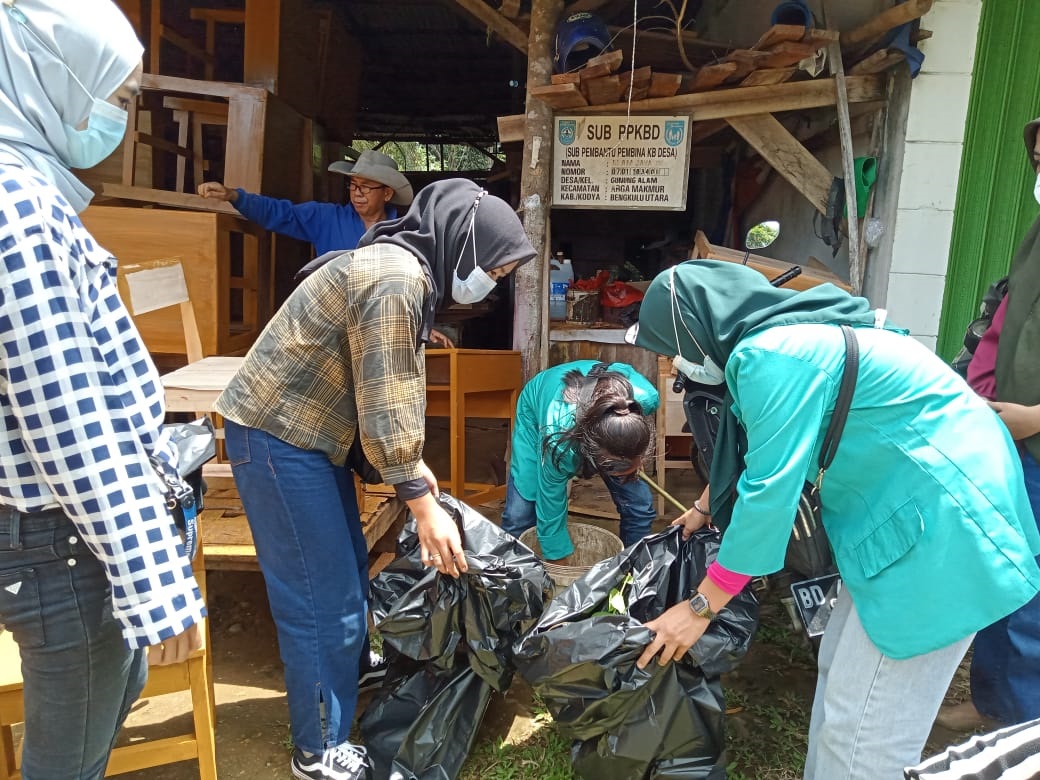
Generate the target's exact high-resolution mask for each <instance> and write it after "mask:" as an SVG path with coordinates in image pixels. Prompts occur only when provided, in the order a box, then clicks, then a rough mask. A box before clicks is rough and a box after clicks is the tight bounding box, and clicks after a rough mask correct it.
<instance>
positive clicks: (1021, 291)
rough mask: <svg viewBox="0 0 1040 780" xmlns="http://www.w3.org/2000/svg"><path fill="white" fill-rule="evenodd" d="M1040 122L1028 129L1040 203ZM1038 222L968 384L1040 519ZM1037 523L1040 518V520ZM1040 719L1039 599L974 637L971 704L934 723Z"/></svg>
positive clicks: (966, 726)
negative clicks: (1008, 446)
mask: <svg viewBox="0 0 1040 780" xmlns="http://www.w3.org/2000/svg"><path fill="white" fill-rule="evenodd" d="M1038 127H1040V118H1037V119H1034V120H1033V121H1032V122H1030V123H1028V124H1027V125H1026V126H1025V131H1024V141H1025V145H1026V154H1027V156H1028V159H1029V166H1030V168H1031V169H1032V171H1033V172H1034V174H1035V175H1036V180H1035V181H1036V184H1035V185H1034V187H1033V195H1034V197H1035V199H1036V201H1037V203H1040V137H1038V133H1037V128H1038ZM1038 297H1040V218H1037V219H1036V220H1035V221H1034V222H1033V225H1032V227H1031V228H1030V229H1029V232H1028V233H1026V236H1025V238H1024V239H1022V243H1021V244H1019V247H1018V251H1017V252H1016V253H1015V258H1014V260H1013V261H1012V263H1011V273H1010V275H1009V277H1008V292H1007V295H1006V296H1005V297H1004V300H1002V301H1001V303H1000V306H999V307H998V308H997V310H996V312H995V313H994V315H993V321H992V323H991V324H990V326H989V328H988V329H987V330H986V332H985V333H984V334H983V336H982V340H981V341H980V342H979V346H978V348H977V349H976V350H975V354H974V356H973V357H972V360H971V363H969V364H968V384H970V385H971V387H972V389H973V390H975V392H976V393H978V394H979V395H980V396H982V397H983V398H985V399H986V400H987V401H989V402H990V406H992V407H993V409H994V411H996V413H997V414H999V415H1000V419H1001V420H1002V421H1003V423H1004V425H1006V426H1007V429H1008V431H1009V432H1010V433H1011V438H1012V439H1014V440H1015V443H1016V445H1017V446H1018V450H1019V455H1020V456H1021V458H1022V471H1023V473H1024V475H1025V482H1026V494H1027V495H1028V496H1029V502H1030V504H1031V505H1032V507H1033V514H1034V515H1035V516H1036V518H1040V315H1038V313H1037V309H1036V301H1037V298H1038ZM1038 522H1040V521H1038ZM1036 718H1040V596H1038V597H1036V598H1034V599H1032V600H1031V601H1029V602H1028V603H1027V604H1025V605H1024V606H1022V607H1020V608H1019V609H1017V610H1015V611H1014V612H1012V613H1011V614H1010V615H1008V616H1007V617H1005V618H1003V619H1001V620H998V621H997V622H996V623H994V624H993V625H991V626H988V627H987V628H984V629H982V630H981V631H979V632H978V634H977V635H976V636H975V645H974V652H973V654H972V660H971V699H969V700H968V701H965V702H962V703H961V704H957V705H953V706H949V707H944V708H943V709H942V710H940V712H939V716H938V718H936V722H937V723H938V724H939V725H941V726H944V727H946V728H949V729H953V730H955V731H969V730H972V729H975V728H977V727H980V726H984V727H990V726H992V725H994V723H998V724H1003V725H1010V724H1015V723H1024V722H1025V721H1028V720H1034V719H1036Z"/></svg>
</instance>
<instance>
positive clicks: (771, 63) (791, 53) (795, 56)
mask: <svg viewBox="0 0 1040 780" xmlns="http://www.w3.org/2000/svg"><path fill="white" fill-rule="evenodd" d="M819 50H820V47H818V46H814V45H812V44H808V43H794V42H792V41H787V42H785V43H778V44H777V45H776V46H774V47H773V48H772V49H770V50H769V54H768V56H766V57H763V58H762V59H761V60H759V62H758V64H759V67H762V68H786V67H787V66H788V65H797V64H798V63H799V62H801V61H802V60H804V59H807V58H809V57H815V56H816V53H817V52H818V51H819Z"/></svg>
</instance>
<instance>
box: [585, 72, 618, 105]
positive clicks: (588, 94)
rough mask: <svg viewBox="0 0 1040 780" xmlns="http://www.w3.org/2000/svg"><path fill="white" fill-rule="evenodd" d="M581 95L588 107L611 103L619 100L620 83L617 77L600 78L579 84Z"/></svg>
mask: <svg viewBox="0 0 1040 780" xmlns="http://www.w3.org/2000/svg"><path fill="white" fill-rule="evenodd" d="M581 93H582V94H583V95H584V96H585V99H586V100H587V101H588V104H589V105H590V106H594V105H596V104H597V103H613V102H615V101H617V100H620V99H621V97H622V95H621V83H620V79H619V78H618V77H617V76H600V77H599V78H598V79H588V80H587V81H582V82H581Z"/></svg>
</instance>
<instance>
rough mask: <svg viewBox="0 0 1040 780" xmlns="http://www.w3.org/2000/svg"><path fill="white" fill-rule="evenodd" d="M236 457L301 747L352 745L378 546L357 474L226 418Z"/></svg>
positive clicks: (319, 749) (230, 447)
mask: <svg viewBox="0 0 1040 780" xmlns="http://www.w3.org/2000/svg"><path fill="white" fill-rule="evenodd" d="M224 432H225V436H226V437H227V438H226V444H227V454H228V460H229V461H230V462H231V469H232V472H233V473H234V475H235V484H236V485H237V486H238V492H239V495H241V497H242V506H243V507H244V508H245V510H246V517H247V518H248V520H249V527H250V529H251V530H252V532H253V543H254V544H255V545H256V556H257V559H258V560H259V562H260V570H261V571H262V572H263V574H264V582H265V583H266V585H267V595H268V599H269V600H270V602H271V614H272V616H273V617H274V621H275V625H276V626H277V628H278V647H279V651H280V652H281V656H282V662H283V664H284V665H285V688H286V692H287V694H288V699H289V721H290V725H291V727H292V736H293V742H294V743H295V745H296V747H298V748H300V749H301V750H305V751H307V752H309V753H321V752H322V750H324V749H325V748H328V747H333V746H335V745H339V744H342V743H343V742H346V741H347V737H348V735H349V734H350V726H351V723H352V721H353V719H354V709H355V707H356V706H357V696H358V664H359V660H360V658H361V655H362V653H363V652H365V651H366V649H367V630H368V622H367V609H368V546H367V545H366V543H365V537H364V534H363V532H362V530H361V518H360V516H359V514H358V507H357V497H356V495H355V492H354V480H353V474H352V473H351V472H350V470H349V469H346V468H344V467H342V466H335V465H333V464H332V463H331V462H330V461H329V459H328V457H327V456H326V455H325V454H324V453H321V452H318V451H315V450H303V449H300V448H299V447H294V446H293V445H291V444H287V443H286V442H284V441H282V440H281V439H278V438H276V437H274V436H271V435H269V434H267V433H264V432H263V431H260V430H257V429H255V428H246V427H243V426H241V425H237V424H235V423H234V422H232V421H231V420H225V422H224Z"/></svg>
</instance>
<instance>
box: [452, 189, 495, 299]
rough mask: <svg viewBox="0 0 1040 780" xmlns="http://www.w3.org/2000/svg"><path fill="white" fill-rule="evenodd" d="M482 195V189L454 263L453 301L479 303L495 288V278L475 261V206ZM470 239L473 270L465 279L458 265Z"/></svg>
mask: <svg viewBox="0 0 1040 780" xmlns="http://www.w3.org/2000/svg"><path fill="white" fill-rule="evenodd" d="M482 197H484V192H483V190H482V191H481V193H480V194H479V195H478V196H477V200H476V202H475V203H474V204H473V216H472V217H471V218H470V221H469V233H468V234H467V236H466V240H465V241H463V242H462V251H461V252H460V253H459V259H458V262H456V263H455V271H454V272H453V274H452V279H451V297H452V299H453V300H454V301H455V303H480V302H481V301H482V300H484V299H485V298H487V297H488V296H489V295H490V294H491V291H492V290H494V289H495V280H494V279H492V278H491V277H490V276H488V273H487V271H485V270H484V269H483V268H481V267H480V265H479V264H478V263H477V232H476V224H477V207H478V206H479V205H480V199H481V198H482ZM471 241H472V242H473V270H472V271H470V272H469V276H467V277H466V278H465V279H460V278H459V266H460V265H461V264H462V258H463V256H464V255H465V254H466V244H468V243H470V242H471Z"/></svg>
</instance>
